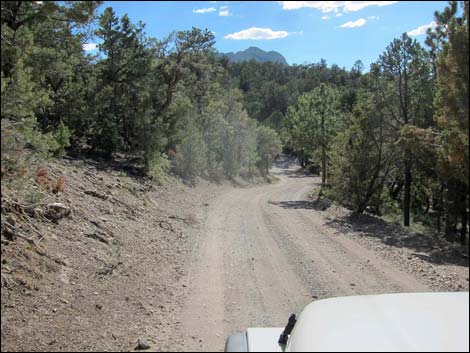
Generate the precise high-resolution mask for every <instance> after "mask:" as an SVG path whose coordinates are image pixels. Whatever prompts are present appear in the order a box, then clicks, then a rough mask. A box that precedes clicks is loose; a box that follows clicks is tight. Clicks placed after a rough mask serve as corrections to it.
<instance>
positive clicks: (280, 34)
mask: <svg viewBox="0 0 470 353" xmlns="http://www.w3.org/2000/svg"><path fill="white" fill-rule="evenodd" d="M290 34H292V33H289V32H287V31H273V30H272V29H271V28H258V27H251V28H248V29H244V30H243V31H240V32H236V33H232V34H227V35H226V36H225V37H224V38H225V39H235V40H246V39H255V40H261V39H266V40H270V39H279V38H285V37H287V36H288V35H290Z"/></svg>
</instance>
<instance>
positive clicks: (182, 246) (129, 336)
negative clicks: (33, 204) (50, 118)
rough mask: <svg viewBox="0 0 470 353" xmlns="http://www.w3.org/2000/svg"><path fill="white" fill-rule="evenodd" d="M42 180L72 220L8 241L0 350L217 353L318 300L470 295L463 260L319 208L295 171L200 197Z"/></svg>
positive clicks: (73, 163)
mask: <svg viewBox="0 0 470 353" xmlns="http://www.w3.org/2000/svg"><path fill="white" fill-rule="evenodd" d="M47 168H49V170H50V172H51V174H52V175H53V176H54V177H55V178H56V179H57V178H58V177H59V175H60V174H63V175H64V176H65V191H64V193H59V194H58V195H55V196H52V195H51V196H50V198H49V200H47V201H48V202H49V201H50V202H61V203H64V204H65V205H67V206H68V207H70V208H71V209H72V215H71V216H70V217H68V218H64V219H62V220H60V221H59V222H58V223H57V224H56V223H53V222H50V221H44V220H39V219H32V218H28V222H31V224H30V225H29V226H28V225H27V224H26V223H22V222H19V221H18V229H19V230H20V231H21V232H22V233H25V234H28V232H29V234H31V236H33V239H35V242H36V243H37V244H38V246H36V245H33V244H31V243H30V242H27V241H25V240H24V239H20V238H18V239H17V240H15V241H8V240H6V239H4V237H3V236H2V296H1V299H2V302H1V308H2V314H1V315H2V323H1V325H2V326H1V337H2V342H1V349H2V351H13V350H16V351H18V350H28V351H49V350H52V351H75V350H78V351H84V350H93V351H107V350H112V351H128V350H133V349H134V348H135V347H136V346H137V341H138V339H143V340H146V341H147V342H148V343H149V345H150V347H151V348H150V350H152V351H168V350H171V351H175V350H201V351H204V350H219V351H220V350H223V347H224V341H225V338H226V336H227V335H228V334H229V333H231V332H233V331H235V330H238V329H245V328H246V327H250V326H283V325H285V323H286V321H287V318H288V316H289V315H290V314H291V313H292V312H299V311H300V310H301V309H302V308H303V307H304V306H305V305H306V304H308V303H309V302H311V301H312V300H315V299H321V298H327V297H331V296H342V295H354V294H372V293H388V292H415V291H434V290H452V291H454V290H466V291H468V257H466V256H465V255H463V254H462V253H461V251H460V250H459V248H458V247H453V246H450V245H449V244H447V243H442V242H438V241H434V240H429V239H428V238H422V236H421V235H416V234H414V233H412V232H409V231H404V230H403V229H402V228H401V227H398V226H394V225H389V224H386V223H382V221H381V220H378V219H376V218H373V217H369V216H361V217H359V218H357V217H355V216H353V215H351V214H350V213H349V212H347V211H346V210H344V209H342V208H340V207H336V206H334V205H331V204H329V203H328V202H327V203H324V202H318V201H315V202H314V201H311V200H310V199H309V198H308V194H309V193H310V192H311V191H312V188H315V187H317V183H318V178H313V177H310V176H307V175H303V174H300V173H297V172H296V170H295V169H296V168H295V166H293V165H291V164H290V163H289V162H288V161H281V162H280V163H279V164H278V165H277V168H274V169H273V173H274V175H275V176H276V177H277V179H278V180H277V181H276V182H274V183H271V184H262V185H252V186H248V185H246V184H244V183H237V186H234V185H230V184H229V183H222V184H220V185H216V184H208V183H206V182H204V181H201V182H200V183H199V184H198V186H197V187H194V188H189V187H186V186H184V185H183V184H182V183H180V182H178V181H176V180H174V179H171V180H170V181H169V182H168V183H167V184H166V186H165V187H156V186H154V185H152V184H151V183H149V182H147V181H145V180H143V179H140V178H138V177H135V176H131V175H128V173H129V170H126V171H125V172H124V171H122V170H121V171H119V170H116V169H115V168H112V167H111V166H109V165H105V164H100V163H96V162H93V161H78V160H63V161H62V162H59V163H53V164H48V165H47ZM6 196H8V195H7V194H5V192H4V190H3V188H2V197H6ZM2 218H3V215H2ZM31 227H35V228H36V229H37V231H36V232H33V233H32V232H31V229H32V228H31ZM417 237H418V238H417ZM423 239H424V240H425V241H424V242H419V241H422V240H423ZM423 243H425V244H426V246H422V245H421V246H420V245H419V244H423Z"/></svg>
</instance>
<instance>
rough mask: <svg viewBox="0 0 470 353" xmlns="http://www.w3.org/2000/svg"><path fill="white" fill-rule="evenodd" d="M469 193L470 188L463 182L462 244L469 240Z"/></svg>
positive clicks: (461, 211)
mask: <svg viewBox="0 0 470 353" xmlns="http://www.w3.org/2000/svg"><path fill="white" fill-rule="evenodd" d="M467 195H468V189H467V187H466V186H465V184H461V193H460V197H461V200H460V213H461V216H460V217H461V220H462V228H460V243H461V244H462V245H465V244H466V241H467V223H468V213H467Z"/></svg>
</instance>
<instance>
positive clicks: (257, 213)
mask: <svg viewBox="0 0 470 353" xmlns="http://www.w3.org/2000/svg"><path fill="white" fill-rule="evenodd" d="M295 169H296V167H295V166H293V165H290V164H289V163H288V162H284V163H279V164H278V165H277V166H276V167H275V168H273V170H272V173H273V174H274V175H275V176H276V177H277V178H278V179H279V181H277V182H275V183H273V184H266V185H261V186H254V187H249V188H238V189H231V190H229V191H228V192H226V193H223V194H222V195H220V196H218V197H217V198H216V199H215V201H214V202H212V204H211V206H210V209H209V211H208V214H207V217H206V219H205V223H204V225H203V227H202V232H201V235H200V236H199V239H198V242H197V245H196V247H195V250H194V253H193V257H192V259H190V260H189V264H190V267H189V283H190V285H189V288H188V293H189V295H188V298H187V302H186V304H185V306H184V308H183V311H182V325H181V329H182V333H181V335H182V336H183V337H184V341H185V345H184V349H185V350H192V351H221V350H223V348H224V343H225V339H226V337H227V335H228V334H230V333H231V332H234V331H236V330H242V329H245V328H247V327H255V326H264V327H266V326H279V327H280V326H284V325H285V324H286V322H287V319H288V317H289V315H290V314H292V313H295V312H297V313H298V312H300V310H301V309H302V308H303V307H304V306H305V305H306V304H308V303H310V302H311V301H313V300H315V299H322V298H328V297H333V296H344V295H355V294H379V293H391V292H423V291H429V290H430V289H429V288H427V287H426V286H424V285H422V284H420V283H419V282H418V281H417V280H416V279H415V278H414V277H412V276H411V275H409V274H406V273H404V272H402V271H399V270H397V269H394V268H393V267H392V265H391V264H390V263H388V262H387V261H386V260H384V259H383V258H382V257H381V256H380V255H379V254H377V253H375V252H374V251H372V250H369V249H366V248H364V247H363V246H361V245H360V244H358V243H357V242H355V241H353V240H352V239H350V238H347V237H346V236H344V235H342V234H340V233H337V232H335V231H334V230H332V229H331V228H329V227H328V226H327V225H325V219H324V218H323V217H322V215H321V213H320V212H319V211H317V210H315V209H312V208H311V207H308V204H307V203H306V202H305V200H306V194H307V193H308V192H310V191H312V189H313V188H314V187H318V182H319V180H318V178H314V177H309V176H305V175H301V174H298V173H296V171H295Z"/></svg>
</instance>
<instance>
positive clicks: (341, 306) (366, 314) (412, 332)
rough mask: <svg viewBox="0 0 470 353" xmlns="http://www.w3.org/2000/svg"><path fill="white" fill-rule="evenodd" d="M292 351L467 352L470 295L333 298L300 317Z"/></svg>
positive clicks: (313, 305) (432, 294)
mask: <svg viewBox="0 0 470 353" xmlns="http://www.w3.org/2000/svg"><path fill="white" fill-rule="evenodd" d="M286 351H288V352H294V351H295V352H302V351H304V352H306V351H308V352H320V351H323V352H325V351H330V352H331V351H357V352H373V351H382V352H383V351H435V352H438V351H466V352H468V351H469V294H468V293H414V294H385V295H368V296H355V297H343V298H332V299H325V300H319V301H316V302H314V303H312V304H310V305H308V306H307V307H306V308H305V309H304V311H303V312H302V313H301V315H300V317H299V318H298V321H297V323H296V325H295V327H294V330H293V331H292V334H291V336H290V339H289V341H288V343H287V347H286Z"/></svg>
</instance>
